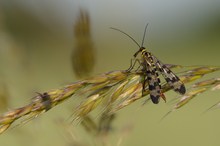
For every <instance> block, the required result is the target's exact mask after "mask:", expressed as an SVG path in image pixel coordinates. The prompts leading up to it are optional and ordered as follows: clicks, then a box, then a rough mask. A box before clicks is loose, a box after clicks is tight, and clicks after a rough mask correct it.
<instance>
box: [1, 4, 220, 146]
mask: <svg viewBox="0 0 220 146" xmlns="http://www.w3.org/2000/svg"><path fill="white" fill-rule="evenodd" d="M81 9H84V10H86V11H87V12H88V14H89V17H90V25H91V26H90V29H91V38H92V42H93V45H94V48H95V65H94V69H93V72H92V73H91V74H90V75H91V76H92V75H96V74H99V73H103V72H107V71H111V70H122V69H127V68H128V67H129V65H130V59H131V58H132V55H133V54H134V53H135V51H137V49H138V47H137V46H136V45H135V44H134V43H133V42H132V41H131V40H130V39H129V38H128V37H126V36H124V35H122V34H120V33H118V32H116V31H114V30H111V29H109V27H116V28H119V29H121V30H123V31H125V32H127V33H128V34H130V35H131V36H133V37H134V39H135V40H137V41H138V42H140V43H141V40H142V36H143V31H144V27H145V25H146V23H149V26H148V29H147V35H146V40H145V43H144V46H146V47H147V48H148V50H149V51H151V52H152V53H153V54H154V55H155V56H157V57H158V58H160V60H162V61H163V62H165V63H172V64H181V65H216V66H219V65H220V62H219V60H220V59H219V54H220V1H218V0H209V1H207V0H185V1H181V0H176V1H171V0H168V1H163V0H136V1H133V0H121V1H118V0H111V1H101V0H92V1H91V0H90V1H89V0H62V1H58V0H47V1H44V0H35V1H34V0H20V1H16V0H10V1H8V0H0V88H1V90H0V92H1V99H0V100H1V107H2V108H1V112H2V113H3V112H5V111H7V109H11V108H16V107H20V106H23V105H25V104H27V103H28V102H29V101H30V99H31V97H34V96H35V95H36V94H35V92H44V91H47V90H50V89H53V88H59V87H62V86H63V85H66V84H68V83H71V82H74V81H76V80H78V78H77V77H76V75H75V74H74V72H73V68H72V62H71V54H72V52H73V49H74V44H75V43H76V40H75V38H74V33H73V26H74V23H75V21H76V20H77V17H78V15H79V11H80V10H81ZM216 76H218V74H216ZM213 77H214V75H213ZM166 96H167V97H169V96H177V95H176V93H173V92H169V93H167V94H166ZM219 97H220V93H219V92H217V91H215V92H207V93H205V94H203V95H201V96H199V97H198V98H196V99H194V100H193V101H192V102H191V103H190V104H188V105H186V106H185V107H184V108H182V109H181V110H179V111H176V112H174V113H172V114H171V115H169V116H168V117H167V118H165V119H164V120H162V121H160V119H161V118H162V117H163V115H164V114H166V113H167V112H168V111H169V110H170V109H171V107H172V105H171V104H169V103H163V102H161V103H160V104H159V105H153V104H151V103H149V104H146V105H145V106H141V104H142V102H136V103H134V104H133V105H132V106H129V107H127V108H125V109H123V110H121V111H120V112H118V115H117V118H116V120H115V121H114V129H113V133H117V134H113V135H114V136H112V140H111V142H110V144H112V145H116V144H115V143H117V141H118V139H119V137H120V129H123V127H124V128H125V127H130V128H129V129H130V130H127V131H128V132H127V134H126V137H125V138H124V139H123V141H122V143H121V145H126V146H132V145H163V146H167V145H178V146H185V145H200V146H207V145H212V146H218V145H220V140H219V135H220V131H219V123H220V118H219V117H218V115H219V112H220V111H219V110H215V111H211V112H208V113H205V114H202V113H203V112H204V111H205V110H206V109H207V108H208V107H210V106H211V105H213V104H214V103H216V102H217V101H219ZM75 104H77V103H74V100H72V99H70V100H68V101H67V102H65V103H63V104H61V105H59V106H58V107H56V108H54V109H52V110H50V111H49V112H47V113H45V114H43V115H42V116H40V117H39V118H37V119H35V120H33V121H30V122H28V123H27V124H22V125H20V126H17V127H15V128H13V129H11V130H9V131H7V132H6V133H4V134H3V135H1V136H0V145H10V146H12V145H23V146H26V145H32V146H39V145H42V146H47V145H53V146H67V145H70V144H69V143H71V136H70V135H68V134H66V133H68V132H67V131H68V130H67V129H70V128H71V127H70V128H64V127H66V126H65V124H66V123H68V122H67V119H68V118H69V117H70V115H71V113H72V112H73V105H75ZM63 121H64V122H63ZM65 121H66V122H65ZM131 125H132V126H131ZM131 127H132V128H131ZM77 128H79V126H76V128H73V129H72V130H74V133H75V134H76V135H77V134H79V135H78V138H79V139H81V140H83V141H84V142H85V143H86V144H88V145H95V143H93V142H91V141H92V140H91V139H89V138H88V137H87V136H86V134H85V133H83V132H82V130H80V129H77ZM67 137H70V138H67ZM86 141H88V142H86Z"/></svg>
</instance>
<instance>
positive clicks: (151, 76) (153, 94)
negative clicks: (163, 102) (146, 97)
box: [145, 62, 165, 104]
mask: <svg viewBox="0 0 220 146" xmlns="http://www.w3.org/2000/svg"><path fill="white" fill-rule="evenodd" d="M145 65H146V75H147V79H145V82H146V81H147V83H148V87H149V91H150V98H151V100H152V102H153V103H154V104H157V103H159V99H160V97H162V98H163V99H164V97H165V96H164V95H163V93H162V92H161V85H160V79H159V78H158V73H157V71H156V68H155V65H154V64H149V63H147V62H146V63H145Z"/></svg>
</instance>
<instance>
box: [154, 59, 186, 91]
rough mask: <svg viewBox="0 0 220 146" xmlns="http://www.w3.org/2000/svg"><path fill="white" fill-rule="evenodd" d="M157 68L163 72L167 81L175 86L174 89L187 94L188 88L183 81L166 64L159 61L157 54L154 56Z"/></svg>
mask: <svg viewBox="0 0 220 146" xmlns="http://www.w3.org/2000/svg"><path fill="white" fill-rule="evenodd" d="M152 58H153V60H154V63H155V65H156V67H157V69H158V70H159V71H160V72H161V74H162V75H163V77H164V78H165V80H166V82H167V83H168V84H169V85H170V86H171V87H172V88H173V90H174V91H176V92H178V93H180V94H185V93H186V88H185V86H184V84H183V82H182V81H181V80H180V79H179V77H178V76H176V75H175V74H174V73H173V72H172V71H171V70H170V69H169V68H168V67H167V66H166V65H164V64H163V63H162V62H161V61H159V60H158V59H157V58H156V57H155V56H153V57H152Z"/></svg>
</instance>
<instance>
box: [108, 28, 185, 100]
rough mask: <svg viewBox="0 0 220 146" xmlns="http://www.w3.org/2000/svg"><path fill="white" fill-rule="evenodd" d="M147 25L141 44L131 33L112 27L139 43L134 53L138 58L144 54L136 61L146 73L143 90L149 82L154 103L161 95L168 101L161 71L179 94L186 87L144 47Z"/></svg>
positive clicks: (183, 92) (132, 65) (182, 92)
mask: <svg viewBox="0 0 220 146" xmlns="http://www.w3.org/2000/svg"><path fill="white" fill-rule="evenodd" d="M147 26H148V24H147V25H146V27H145V30H144V36H143V40H142V45H141V46H140V45H139V44H138V43H137V42H136V41H135V40H134V39H133V38H132V37H131V36H130V35H128V34H127V33H125V32H123V31H121V30H120V29H117V28H111V29H113V30H117V31H119V32H121V33H123V34H125V35H126V36H128V37H129V38H130V39H132V40H133V41H134V42H135V43H136V44H137V45H138V47H139V50H138V51H137V52H136V53H135V54H134V57H135V58H136V57H137V55H138V54H139V53H141V56H142V58H141V60H139V59H136V60H135V63H136V62H139V63H140V66H141V67H142V72H143V73H144V81H143V91H144V90H146V83H147V84H148V89H149V91H150V98H151V100H152V102H153V103H154V104H157V103H159V99H160V97H161V98H162V99H163V100H164V101H166V98H165V96H164V94H163V93H162V90H161V85H160V78H159V73H160V74H162V76H163V77H164V78H165V80H166V82H167V83H168V84H169V86H170V87H172V89H173V90H174V91H176V92H178V93H179V94H185V92H186V88H185V86H184V84H183V82H182V81H181V80H180V79H179V77H178V76H176V75H175V74H174V73H173V72H172V71H171V70H170V69H169V68H168V67H167V66H166V65H165V64H163V63H162V62H161V61H160V60H158V59H157V58H156V57H155V56H154V55H153V54H151V53H150V52H148V51H147V50H146V48H145V47H143V43H144V39H145V34H146V30H147ZM135 63H134V64H131V67H130V68H129V69H128V71H130V70H131V69H133V67H134V65H135Z"/></svg>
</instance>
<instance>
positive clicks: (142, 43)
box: [141, 23, 149, 47]
mask: <svg viewBox="0 0 220 146" xmlns="http://www.w3.org/2000/svg"><path fill="white" fill-rule="evenodd" d="M148 24H149V23H147V25H146V26H145V29H144V35H143V39H142V42H141V47H143V45H144V39H145V35H146V31H147V26H148Z"/></svg>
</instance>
